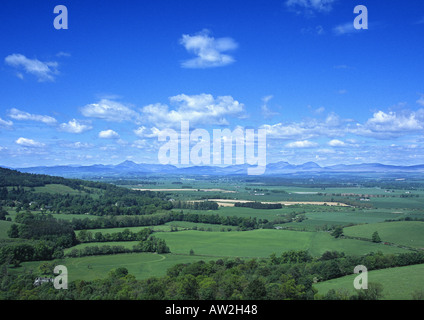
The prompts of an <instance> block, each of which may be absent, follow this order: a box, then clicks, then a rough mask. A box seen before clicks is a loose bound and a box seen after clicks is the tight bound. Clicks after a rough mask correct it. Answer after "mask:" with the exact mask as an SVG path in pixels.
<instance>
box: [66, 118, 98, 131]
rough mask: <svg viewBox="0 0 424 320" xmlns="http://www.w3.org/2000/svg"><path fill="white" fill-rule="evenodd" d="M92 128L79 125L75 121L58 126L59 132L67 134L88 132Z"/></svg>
mask: <svg viewBox="0 0 424 320" xmlns="http://www.w3.org/2000/svg"><path fill="white" fill-rule="evenodd" d="M92 128H93V127H91V126H89V125H86V124H83V123H80V122H79V121H78V120H76V119H72V120H70V121H68V123H62V124H61V125H60V126H59V130H60V131H64V132H69V133H82V132H85V131H88V130H91V129H92Z"/></svg>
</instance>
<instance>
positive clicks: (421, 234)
mask: <svg viewBox="0 0 424 320" xmlns="http://www.w3.org/2000/svg"><path fill="white" fill-rule="evenodd" d="M375 231H377V232H378V234H379V236H380V238H381V241H383V242H391V243H396V244H398V245H404V246H408V247H413V248H421V249H422V248H424V222H421V221H398V222H383V223H373V224H363V225H358V226H353V227H348V228H344V234H345V235H346V236H351V237H360V238H366V239H371V238H372V234H373V233H374V232H375Z"/></svg>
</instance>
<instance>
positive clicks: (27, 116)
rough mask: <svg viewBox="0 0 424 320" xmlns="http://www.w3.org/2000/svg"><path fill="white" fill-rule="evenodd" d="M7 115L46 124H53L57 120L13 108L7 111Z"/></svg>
mask: <svg viewBox="0 0 424 320" xmlns="http://www.w3.org/2000/svg"><path fill="white" fill-rule="evenodd" d="M9 117H11V118H12V119H14V120H30V121H38V122H43V123H45V124H48V125H54V124H56V122H57V120H56V119H55V118H53V117H50V116H43V115H38V114H31V113H28V112H25V111H21V110H18V109H15V108H13V109H11V110H10V111H9Z"/></svg>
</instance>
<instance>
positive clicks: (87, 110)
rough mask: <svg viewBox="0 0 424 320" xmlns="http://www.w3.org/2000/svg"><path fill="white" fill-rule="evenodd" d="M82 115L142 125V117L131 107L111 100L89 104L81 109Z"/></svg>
mask: <svg viewBox="0 0 424 320" xmlns="http://www.w3.org/2000/svg"><path fill="white" fill-rule="evenodd" d="M81 113H82V114H83V115H84V116H86V117H88V118H97V119H103V120H106V121H110V122H123V121H129V122H135V123H140V121H141V115H140V114H139V113H138V112H136V111H135V110H133V108H132V107H131V106H128V105H124V104H122V103H119V102H116V101H113V100H109V99H101V100H100V101H99V102H98V103H92V104H88V105H86V106H84V107H83V108H81Z"/></svg>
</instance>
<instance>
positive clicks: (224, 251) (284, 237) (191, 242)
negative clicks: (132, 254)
mask: <svg viewBox="0 0 424 320" xmlns="http://www.w3.org/2000/svg"><path fill="white" fill-rule="evenodd" d="M155 236H156V237H158V238H162V239H164V240H165V241H166V243H167V245H168V246H169V248H170V250H171V252H172V253H183V254H188V253H189V251H190V250H191V249H193V250H194V252H195V253H196V254H201V255H210V256H229V257H230V256H231V257H261V258H268V257H269V256H270V255H271V254H272V253H276V254H281V253H282V252H284V251H289V250H308V251H309V252H310V254H311V255H313V256H319V255H322V254H323V253H324V252H325V251H329V250H336V251H340V252H345V253H346V254H353V255H363V254H366V253H369V252H377V251H381V252H383V253H396V252H406V250H404V249H400V248H396V247H391V246H385V245H382V244H375V243H372V242H368V241H360V240H353V239H335V238H334V237H332V236H331V235H330V234H329V233H326V232H299V231H290V230H263V229H261V230H253V231H244V232H201V231H191V230H190V231H181V232H163V233H157V234H155Z"/></svg>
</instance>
